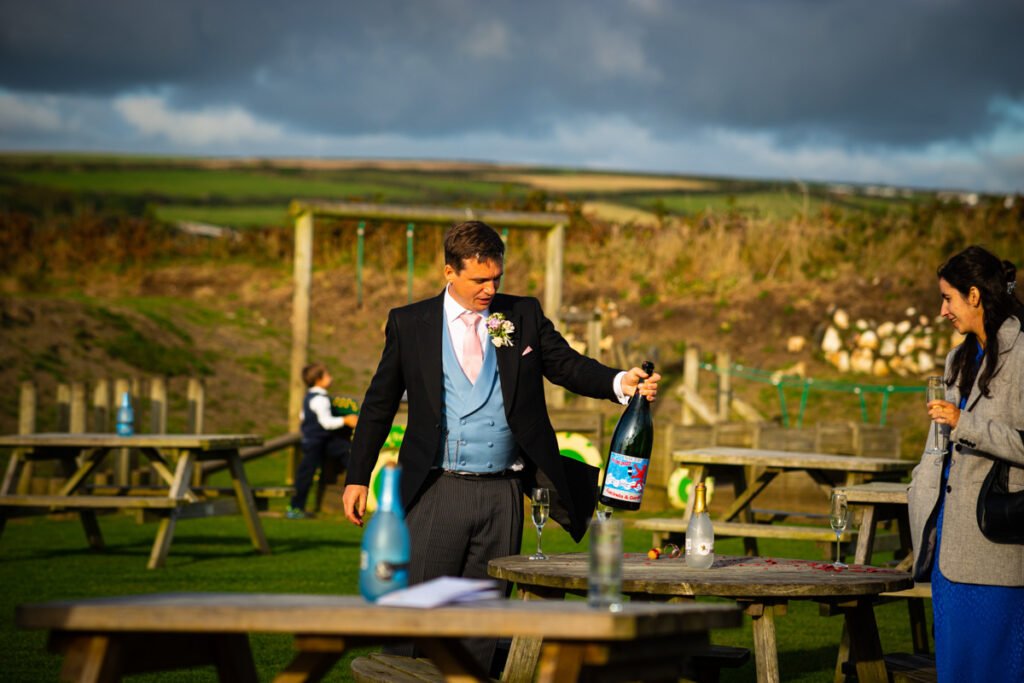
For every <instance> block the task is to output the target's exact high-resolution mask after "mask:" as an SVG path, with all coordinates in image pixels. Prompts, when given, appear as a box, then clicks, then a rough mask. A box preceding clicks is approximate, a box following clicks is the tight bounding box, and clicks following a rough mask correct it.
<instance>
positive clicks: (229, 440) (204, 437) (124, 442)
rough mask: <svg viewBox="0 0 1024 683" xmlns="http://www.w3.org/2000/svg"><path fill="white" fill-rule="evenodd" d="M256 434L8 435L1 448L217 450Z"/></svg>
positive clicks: (249, 442) (246, 442)
mask: <svg viewBox="0 0 1024 683" xmlns="http://www.w3.org/2000/svg"><path fill="white" fill-rule="evenodd" d="M262 443H263V437H261V436H259V435H258V434H135V435H132V436H118V435H116V434H103V433H98V432H89V433H84V434H64V433H59V432H49V433H41V434H11V435H6V436H0V448H2V447H8V448H122V447H123V448H161V449H163V448H169V449H191V450H197V451H219V450H224V449H230V448H243V447H246V446H259V445H261V444H262Z"/></svg>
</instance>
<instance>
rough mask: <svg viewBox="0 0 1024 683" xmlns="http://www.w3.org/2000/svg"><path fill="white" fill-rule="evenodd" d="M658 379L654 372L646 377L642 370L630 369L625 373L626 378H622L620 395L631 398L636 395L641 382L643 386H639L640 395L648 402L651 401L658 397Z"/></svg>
mask: <svg viewBox="0 0 1024 683" xmlns="http://www.w3.org/2000/svg"><path fill="white" fill-rule="evenodd" d="M660 379H661V375H659V374H658V373H656V372H655V373H652V374H651V375H650V377H648V376H647V373H646V372H644V371H643V370H642V369H640V368H630V369H629V370H628V371H627V372H626V376H625V377H623V378H622V393H624V394H625V395H626V396H632V395H633V394H635V393H636V388H637V385H640V382H641V380H642V381H643V384H642V385H640V395H641V396H643V397H645V398H646V399H647V400H648V401H653V400H654V399H655V397H656V396H657V395H658V380H660Z"/></svg>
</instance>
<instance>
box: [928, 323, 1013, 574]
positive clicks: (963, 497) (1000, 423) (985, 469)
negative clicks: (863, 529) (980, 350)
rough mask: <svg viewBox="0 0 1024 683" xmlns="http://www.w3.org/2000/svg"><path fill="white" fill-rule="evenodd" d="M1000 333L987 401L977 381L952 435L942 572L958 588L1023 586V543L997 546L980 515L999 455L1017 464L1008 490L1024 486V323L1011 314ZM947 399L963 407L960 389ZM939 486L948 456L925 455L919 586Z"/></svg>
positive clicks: (931, 542)
mask: <svg viewBox="0 0 1024 683" xmlns="http://www.w3.org/2000/svg"><path fill="white" fill-rule="evenodd" d="M998 334H999V364H998V365H997V372H996V374H995V375H994V376H993V377H992V379H991V381H990V382H989V396H988V397H985V396H982V395H981V393H980V392H979V391H978V387H977V383H975V386H974V387H973V388H972V389H971V393H970V395H969V396H968V397H967V404H966V405H965V407H964V409H963V410H962V411H961V413H960V419H959V421H958V423H957V427H956V429H954V430H952V432H950V433H949V442H950V443H951V444H952V445H953V450H952V453H951V456H950V457H951V458H952V465H951V470H950V475H949V480H948V481H947V488H946V492H945V496H946V501H945V512H944V513H943V522H942V543H941V544H940V550H939V568H940V569H941V570H942V573H943V575H944V576H946V578H948V579H950V580H951V581H957V582H960V583H975V584H987V585H996V586H1022V585H1024V545H1015V544H1002V543H992V542H991V541H989V540H988V539H987V538H985V537H984V536H983V535H982V533H981V529H980V528H979V527H978V517H977V505H978V493H979V492H980V490H981V485H982V482H984V480H985V475H987V474H988V473H989V470H990V469H992V465H993V463H994V458H999V459H1002V460H1007V461H1009V462H1010V463H1011V464H1012V465H1016V467H1012V468H1011V469H1010V480H1009V487H1010V491H1011V492H1014V491H1020V490H1022V489H1024V333H1022V331H1021V323H1020V321H1019V320H1018V319H1017V318H1015V317H1010V318H1007V319H1006V321H1005V322H1004V323H1003V324H1002V326H1001V327H1000V328H999V333H998ZM952 356H953V354H952V352H951V353H950V354H949V356H947V357H946V368H947V379H948V372H949V371H948V368H949V367H950V364H951V359H952ZM979 374H980V372H979ZM946 400H948V401H950V402H952V403H953V404H954V405H959V403H960V392H959V390H958V389H957V387H956V386H955V385H954V386H951V387H948V388H947V389H946ZM946 429H948V427H946ZM931 438H932V436H931V430H929V439H931ZM941 482H942V458H941V457H940V456H934V455H929V454H928V453H927V452H925V454H924V455H923V456H922V458H921V462H920V464H918V465H917V467H916V468H914V472H913V479H912V481H911V482H910V488H909V490H908V494H909V503H910V527H911V533H912V538H913V545H914V579H915V580H917V581H929V580H930V575H931V569H932V562H933V561H934V555H935V541H936V528H935V524H936V519H937V517H938V501H939V487H940V485H941Z"/></svg>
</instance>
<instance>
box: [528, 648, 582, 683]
mask: <svg viewBox="0 0 1024 683" xmlns="http://www.w3.org/2000/svg"><path fill="white" fill-rule="evenodd" d="M585 648H586V644H584V643H544V646H543V647H542V648H541V652H540V662H538V664H537V678H536V682H537V683H566V682H568V681H576V680H579V677H580V672H581V671H582V670H583V655H584V653H585Z"/></svg>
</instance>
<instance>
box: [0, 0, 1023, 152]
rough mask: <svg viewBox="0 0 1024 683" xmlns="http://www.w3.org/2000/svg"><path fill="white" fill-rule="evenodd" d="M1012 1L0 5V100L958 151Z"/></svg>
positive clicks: (1008, 45)
mask: <svg viewBox="0 0 1024 683" xmlns="http://www.w3.org/2000/svg"><path fill="white" fill-rule="evenodd" d="M1022 25H1024V2H1020V1H1019V0H1013V1H1010V0H1007V1H1003V2H1000V1H988V2H970V1H969V0H919V1H903V2H900V1H898V0H891V1H888V2H880V1H877V0H876V1H871V2H829V1H810V0H808V1H799V0H780V1H777V2H763V1H752V0H751V1H742V2H696V1H694V2H669V1H667V0H666V1H664V2H662V1H659V0H633V1H632V2H618V1H612V0H608V1H606V2H586V1H583V0H575V1H572V2H516V3H484V2H479V3H478V2H470V1H469V0H465V1H462V0H449V1H443V2H440V1H439V2H387V1H376V2H347V3H342V2H336V1H330V0H309V1H302V0H293V1H292V2H288V3H284V2H270V1H264V2H254V1H250V2H243V1H241V0H229V1H221V0H216V1H215V0H178V1H175V2H167V1H153V0H131V1H129V0H124V1H122V0H116V1H110V0H96V1H94V2H80V1H76V0H34V1H33V2H25V0H17V1H11V0H0V87H3V88H6V89H8V90H10V91H22V92H40V93H69V92H70V93H77V94H83V95H116V94H123V93H138V92H147V91H160V92H166V93H168V94H169V96H170V97H171V102H172V104H173V105H175V106H180V107H186V108H195V107H202V106H207V105H225V104H239V105H241V106H243V107H245V108H246V109H248V110H249V111H251V112H252V113H253V114H254V115H256V116H259V117H261V118H263V119H266V120H270V121H274V122H277V123H279V124H283V125H286V126H289V127H291V128H292V129H298V130H305V131H312V132H318V133H325V134H364V133H382V132H388V133H400V134H405V135H409V136H413V137H415V136H418V135H434V136H436V135H439V134H440V135H449V134H450V135H456V134H463V133H466V132H467V131H480V132H487V131H503V132H506V133H515V134H517V135H526V136H530V135H538V136H542V135H544V134H545V133H546V132H547V131H548V130H549V129H550V127H552V126H554V125H556V124H558V123H559V122H565V121H573V120H579V119H580V118H582V117H608V116H622V117H625V118H628V119H630V120H632V121H635V122H637V123H639V124H642V125H645V126H647V127H649V128H650V129H651V130H652V131H653V132H654V133H656V134H658V135H666V136H671V135H675V134H679V133H682V132H685V131H687V130H692V129H694V128H696V127H702V126H715V127H722V128H733V129H737V128H738V129H742V130H748V131H770V132H774V133H777V134H778V135H780V138H781V139H783V140H787V139H788V140H792V141H806V140H808V139H820V140H825V141H828V142H833V143H842V144H846V145H855V146H856V145H862V144H863V145H875V144H881V145H887V146H916V145H923V144H926V143H928V142H932V141H969V140H972V139H974V138H976V137H977V136H981V135H984V134H985V133H987V132H990V131H991V130H992V128H993V126H995V125H997V124H998V123H999V121H1000V119H999V116H998V108H997V107H995V105H996V104H998V103H999V102H1000V101H1014V100H1015V101H1016V102H1017V103H1018V104H1019V103H1021V102H1024V69H1022V68H1021V67H1022V64H1024V48H1022V47H1021V46H1022V44H1024V41H1022V40H1021V38H1020V27H1021V26H1022Z"/></svg>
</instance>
